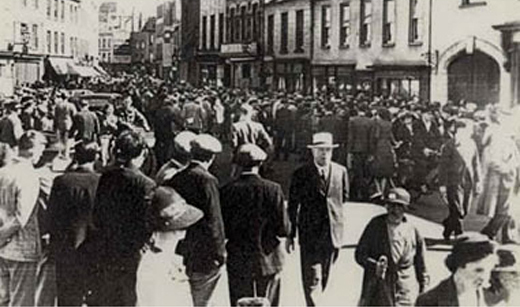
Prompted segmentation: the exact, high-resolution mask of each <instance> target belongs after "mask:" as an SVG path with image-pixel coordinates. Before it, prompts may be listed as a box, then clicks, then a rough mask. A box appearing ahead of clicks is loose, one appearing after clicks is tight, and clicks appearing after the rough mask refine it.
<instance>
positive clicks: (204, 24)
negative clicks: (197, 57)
mask: <svg viewBox="0 0 520 307" xmlns="http://www.w3.org/2000/svg"><path fill="white" fill-rule="evenodd" d="M207 23H208V18H207V17H206V16H202V27H201V28H202V35H201V36H202V41H201V44H200V49H202V50H206V38H207V37H206V35H207V33H206V27H207Z"/></svg>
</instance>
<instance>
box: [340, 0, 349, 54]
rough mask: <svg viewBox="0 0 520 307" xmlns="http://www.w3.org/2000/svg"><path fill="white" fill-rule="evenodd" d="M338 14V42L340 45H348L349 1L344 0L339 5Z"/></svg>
mask: <svg viewBox="0 0 520 307" xmlns="http://www.w3.org/2000/svg"><path fill="white" fill-rule="evenodd" d="M340 15H341V16H340V18H341V19H340V21H341V22H340V25H339V26H340V33H339V36H340V37H339V44H340V46H341V47H348V46H349V38H350V3H348V2H346V3H342V4H341V5H340Z"/></svg>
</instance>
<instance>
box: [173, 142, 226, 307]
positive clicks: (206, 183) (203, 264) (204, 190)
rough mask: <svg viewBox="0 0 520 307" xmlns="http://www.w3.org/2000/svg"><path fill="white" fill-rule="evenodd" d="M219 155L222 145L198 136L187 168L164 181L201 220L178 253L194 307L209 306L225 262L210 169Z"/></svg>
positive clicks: (216, 193)
mask: <svg viewBox="0 0 520 307" xmlns="http://www.w3.org/2000/svg"><path fill="white" fill-rule="evenodd" d="M220 152H222V144H221V143H220V142H219V141H218V140H217V139H216V138H214V137H213V136H211V135H209V134H200V135H198V136H196V137H195V139H194V140H193V141H192V142H191V155H192V159H191V162H190V164H189V165H188V167H187V168H186V169H184V170H182V171H181V172H180V173H178V174H177V175H175V176H174V177H173V178H172V179H170V180H167V181H166V182H164V185H165V186H169V187H172V188H174V189H175V191H177V192H178V193H179V194H180V195H181V196H182V197H183V198H184V199H185V200H186V202H188V203H189V204H191V205H192V206H194V207H196V208H198V209H200V210H201V211H202V212H203V213H204V217H203V218H202V219H201V220H200V221H198V222H197V223H195V224H194V225H193V226H191V227H189V228H188V229H187V231H186V237H185V239H184V240H183V241H182V242H181V243H179V246H178V249H177V250H178V252H179V254H181V255H182V256H183V257H184V265H185V266H186V274H187V275H188V278H189V282H190V288H191V296H192V299H193V305H194V306H208V305H210V304H211V298H212V296H213V293H214V291H215V288H216V286H217V283H218V281H219V279H220V276H221V274H222V270H221V269H222V266H223V265H224V263H225V262H226V250H225V246H224V240H225V235H224V222H223V221H222V212H221V208H220V195H219V190H218V179H217V178H215V177H214V176H213V175H212V174H211V173H210V172H209V170H208V169H209V167H210V166H211V165H212V163H213V161H214V160H215V156H216V155H217V154H218V153H220Z"/></svg>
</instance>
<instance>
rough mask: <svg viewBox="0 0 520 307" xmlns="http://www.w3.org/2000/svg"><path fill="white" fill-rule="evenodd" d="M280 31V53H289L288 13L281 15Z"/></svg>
mask: <svg viewBox="0 0 520 307" xmlns="http://www.w3.org/2000/svg"><path fill="white" fill-rule="evenodd" d="M280 30H281V32H280V39H281V41H280V53H287V52H288V51H289V49H288V45H289V13H287V12H284V13H282V15H281V27H280Z"/></svg>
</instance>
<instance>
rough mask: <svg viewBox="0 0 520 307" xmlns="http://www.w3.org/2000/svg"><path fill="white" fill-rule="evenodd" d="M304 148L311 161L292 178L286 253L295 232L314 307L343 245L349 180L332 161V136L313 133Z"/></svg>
mask: <svg viewBox="0 0 520 307" xmlns="http://www.w3.org/2000/svg"><path fill="white" fill-rule="evenodd" d="M307 147H308V148H309V149H310V150H311V152H312V156H313V159H312V161H310V162H308V163H307V164H305V165H303V166H302V167H300V168H298V169H297V170H296V171H295V172H294V174H293V175H292V178H291V185H290V191H289V207H288V210H289V218H290V221H291V232H290V233H289V236H288V238H287V242H286V245H287V246H286V247H287V251H288V252H289V253H290V252H292V251H293V250H294V238H295V237H296V232H297V231H298V241H299V244H300V254H301V265H302V278H303V289H304V292H305V300H306V303H307V305H308V306H316V305H317V304H319V301H318V300H319V299H320V296H321V294H322V293H323V291H324V290H325V288H326V286H327V282H328V278H329V272H330V268H331V266H332V264H333V263H334V262H335V260H336V259H337V256H338V250H339V248H340V247H341V246H342V244H343V232H344V215H343V205H344V203H345V202H346V201H347V200H348V197H349V180H348V175H347V170H346V168H345V167H343V166H341V165H339V164H337V163H334V162H332V151H333V149H334V148H336V147H338V145H337V144H334V143H333V140H332V134H330V133H327V132H321V133H316V134H314V135H313V138H312V144H310V145H308V146H307Z"/></svg>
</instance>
